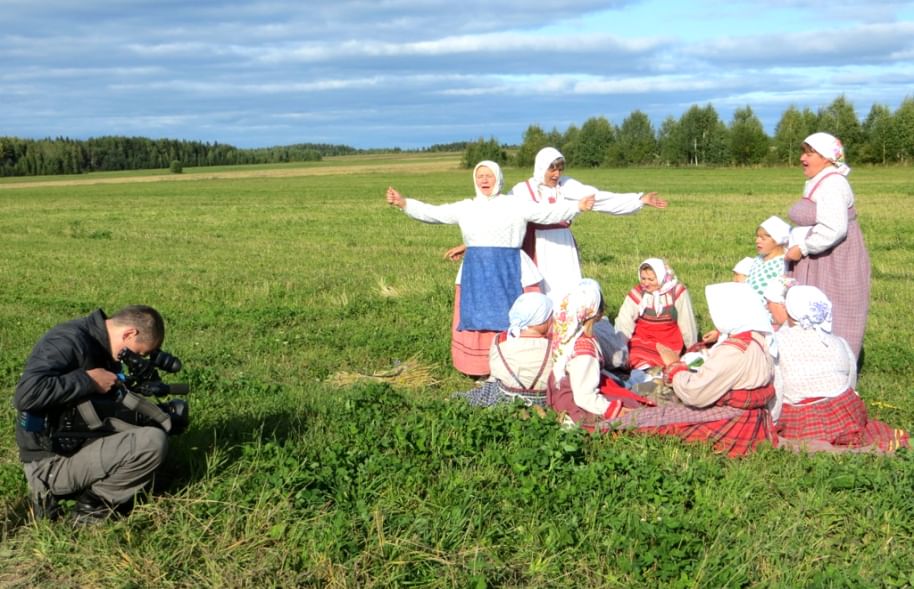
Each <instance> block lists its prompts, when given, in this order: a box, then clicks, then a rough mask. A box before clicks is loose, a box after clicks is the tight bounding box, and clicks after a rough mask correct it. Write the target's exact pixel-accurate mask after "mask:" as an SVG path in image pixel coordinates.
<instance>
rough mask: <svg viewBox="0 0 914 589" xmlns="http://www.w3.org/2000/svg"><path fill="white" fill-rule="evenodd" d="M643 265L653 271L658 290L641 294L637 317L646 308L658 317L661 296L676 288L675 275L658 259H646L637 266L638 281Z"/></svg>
mask: <svg viewBox="0 0 914 589" xmlns="http://www.w3.org/2000/svg"><path fill="white" fill-rule="evenodd" d="M645 265H647V266H650V268H651V270H653V271H654V275H655V276H657V284H659V285H660V288H658V289H657V290H656V291H654V292H642V293H641V302H640V303H638V315H639V316H641V315H644V312H645V311H646V310H647V309H648V308H652V309H654V312H655V313H657V314H658V315H659V314H660V312H661V311H662V310H663V306H664V305H663V299H664V296H663V295H665V294H666V293H668V292H670V291H671V290H673V289H674V288H676V285H677V284H679V281H678V280H676V274H675V273H674V272H673V270H672V269H671V268H670V267H669V266H667V265H666V262H664V261H663V260H661V259H660V258H648V259H646V260H644V261H643V262H641V263H640V264H638V280H639V281H640V280H641V268H642V267H643V266H645Z"/></svg>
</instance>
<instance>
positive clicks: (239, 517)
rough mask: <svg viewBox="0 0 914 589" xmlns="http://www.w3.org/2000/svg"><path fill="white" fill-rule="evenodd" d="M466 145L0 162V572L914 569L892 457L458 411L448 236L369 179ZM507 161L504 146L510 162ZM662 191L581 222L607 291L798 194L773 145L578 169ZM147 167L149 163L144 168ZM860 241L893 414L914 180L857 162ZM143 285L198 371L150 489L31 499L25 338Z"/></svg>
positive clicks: (380, 581) (87, 582)
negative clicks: (757, 158)
mask: <svg viewBox="0 0 914 589" xmlns="http://www.w3.org/2000/svg"><path fill="white" fill-rule="evenodd" d="M459 160H460V154H446V155H442V154H420V155H393V156H362V157H343V158H328V159H326V160H325V161H323V162H316V163H308V164H299V165H292V164H290V165H285V166H278V165H277V166H269V167H247V168H243V169H242V168H221V169H198V170H190V169H188V170H186V171H185V174H182V175H180V177H178V176H176V175H167V174H165V175H162V174H159V175H157V176H156V177H155V178H149V177H144V175H141V174H137V173H131V174H126V173H125V174H105V175H91V176H87V177H72V178H71V177H57V178H47V177H46V178H36V179H30V180H29V181H22V180H13V179H6V180H4V181H2V182H0V251H2V253H3V255H2V256H0V389H2V391H3V395H4V396H3V398H4V399H5V401H4V403H3V404H2V405H0V415H3V416H4V417H3V423H5V424H6V425H5V426H4V427H3V428H2V429H0V514H2V519H0V521H2V542H0V586H3V587H34V586H39V585H53V586H56V587H137V588H139V587H149V588H162V587H298V586H317V587H389V586H431V587H466V586H472V587H496V586H497V587H531V586H533V587H559V586H579V587H597V586H600V587H635V586H661V587H871V586H887V587H911V586H914V572H912V571H914V568H912V566H911V563H912V562H914V455H912V453H911V452H905V451H902V452H899V453H898V454H897V455H896V456H894V457H879V456H868V455H846V456H825V455H814V456H810V455H797V454H792V453H788V452H786V451H782V450H777V449H773V448H763V449H762V450H761V451H759V452H757V453H755V454H753V455H751V456H749V457H746V458H744V459H739V460H728V459H726V458H723V457H720V456H718V455H715V454H713V453H712V452H710V451H709V449H708V448H707V447H705V446H703V445H684V444H682V443H680V442H678V441H677V440H671V439H660V438H650V437H638V436H629V435H616V434H613V435H606V436H592V435H589V434H587V433H584V432H581V431H579V430H567V429H563V428H561V427H560V426H559V425H558V424H557V423H556V422H555V420H554V415H551V414H547V415H546V417H539V416H537V415H536V414H534V413H532V412H528V411H526V410H524V409H523V408H520V407H501V408H498V409H497V410H488V411H480V410H472V409H470V408H468V407H466V406H464V405H463V404H461V403H458V402H455V401H452V400H449V396H450V394H451V393H453V392H455V391H459V390H466V389H469V388H471V387H472V385H473V383H472V381H471V380H470V379H468V378H466V377H463V376H461V375H460V374H458V373H456V372H455V371H454V370H453V369H452V368H451V366H450V355H449V350H450V342H449V334H450V320H451V313H452V297H453V282H454V275H455V273H456V271H457V265H456V264H455V263H453V262H449V261H445V260H443V259H442V254H443V253H444V251H445V250H446V249H447V248H448V247H450V246H453V245H456V244H458V243H459V242H460V233H459V230H458V229H457V228H456V227H452V226H432V225H423V224H420V223H417V222H415V221H412V220H410V219H408V218H407V217H406V216H405V215H403V214H402V213H401V212H399V211H397V210H395V209H392V208H390V207H388V206H387V205H386V204H385V202H384V190H385V189H386V187H387V186H388V185H393V186H395V187H397V188H398V189H399V190H400V191H401V192H403V193H404V194H407V195H410V196H415V197H418V198H422V199H424V200H427V201H429V202H433V203H445V202H450V201H453V200H457V199H459V198H463V197H466V196H468V195H471V194H472V184H471V178H470V172H469V171H468V170H463V169H460V168H459V167H458V164H459ZM528 172H529V171H528V170H517V169H513V168H508V169H507V170H506V174H507V179H506V183H507V185H508V187H510V186H512V185H513V184H514V183H515V182H517V181H520V180H522V179H524V178H525V177H526V176H527V175H528ZM569 172H570V174H571V175H573V176H575V177H576V178H578V179H580V180H582V181H585V182H588V183H591V184H594V185H596V186H599V187H605V188H607V189H610V190H614V191H617V192H626V191H636V190H656V191H659V192H660V193H661V194H662V195H663V196H664V197H666V198H668V199H669V201H670V207H669V208H668V209H667V210H665V211H658V210H654V209H647V210H643V211H641V212H640V213H638V214H637V215H633V216H630V217H611V216H606V215H598V214H585V215H582V216H581V217H579V218H578V220H576V221H575V225H574V227H575V229H574V231H575V236H576V239H577V241H578V244H579V247H580V250H581V256H582V261H583V268H584V272H585V274H586V275H587V276H590V277H592V278H595V279H596V280H598V281H599V282H600V283H601V285H602V286H603V292H604V296H605V298H606V301H607V314H609V315H612V316H614V315H615V312H616V310H617V309H618V306H619V305H620V304H621V302H622V300H623V297H624V296H625V294H626V292H627V291H628V289H629V288H631V286H632V285H633V284H634V283H635V281H636V269H637V266H638V263H639V262H640V261H641V260H643V259H644V258H647V257H652V256H662V257H666V258H667V259H668V260H669V261H670V263H671V265H672V266H673V268H674V269H675V270H676V272H677V274H678V276H679V277H680V279H681V281H682V282H683V283H685V284H686V286H688V287H689V288H690V289H691V291H692V293H693V294H692V299H693V302H694V303H695V306H696V313H697V319H698V321H699V324H700V327H701V328H702V329H708V328H710V321H709V318H708V313H707V306H706V304H705V300H704V295H703V290H704V286H705V285H706V284H709V283H712V282H719V281H724V280H728V279H729V278H730V269H731V268H732V266H733V265H734V264H735V263H736V262H737V261H738V260H739V259H740V258H742V257H744V256H747V255H753V254H754V231H755V228H756V226H757V225H758V224H759V223H760V222H761V221H762V220H764V219H765V218H767V217H768V216H769V215H772V214H779V215H781V216H784V217H786V213H787V210H788V208H789V207H790V205H791V204H792V203H793V202H794V201H795V200H796V199H797V198H799V196H800V195H801V191H802V186H803V180H804V178H803V175H802V172H801V171H800V169H799V168H798V167H795V168H791V169H666V168H663V169H659V168H658V169H624V170H622V169H612V170H605V169H600V170H586V169H580V170H576V169H572V170H569ZM150 175H152V174H146V175H145V176H150ZM851 181H852V184H853V186H854V189H855V191H856V193H857V200H858V210H859V213H860V219H861V224H862V227H863V231H864V234H865V237H866V240H867V244H868V247H869V251H870V255H871V257H872V263H873V281H872V299H871V307H870V315H869V323H868V328H867V334H866V339H865V350H866V351H865V365H864V368H863V371H862V374H861V376H860V379H859V386H858V390H859V391H860V393H861V395H862V397H863V398H864V399H865V401H866V403H867V406H868V407H869V409H870V413H871V415H872V416H874V417H876V418H879V419H882V420H884V421H886V422H888V423H890V424H892V425H894V426H897V427H903V428H905V429H908V430H914V403H912V400H911V396H912V389H914V386H912V384H911V378H910V373H911V367H912V366H914V345H912V344H914V338H912V327H911V326H912V325H914V287H912V278H914V183H912V182H911V170H910V168H887V169H883V168H862V167H861V168H859V169H855V170H854V172H853V174H852V175H851ZM131 303H145V304H150V305H153V306H155V307H156V308H158V309H159V310H160V311H161V312H162V313H163V315H164V316H165V319H166V323H167V329H168V331H167V336H166V341H165V345H164V346H163V348H164V349H165V350H167V351H169V352H171V353H173V354H176V355H177V356H179V357H180V358H181V359H182V360H183V363H184V370H183V371H182V372H181V373H179V374H177V375H174V377H169V378H166V380H167V381H169V382H185V383H188V384H189V385H190V387H191V393H190V395H189V397H188V400H189V403H190V410H191V427H190V429H189V430H188V431H187V432H186V433H184V434H183V435H181V436H178V437H174V438H172V439H171V448H170V454H169V461H168V465H167V467H166V468H165V469H164V471H163V472H162V476H161V477H160V478H159V479H158V480H157V484H156V487H157V488H156V492H155V494H154V495H153V496H151V497H150V498H148V500H146V501H143V502H142V503H140V504H139V505H138V506H137V507H136V508H135V510H134V511H133V512H132V513H131V514H130V515H129V516H128V517H126V518H124V519H120V520H117V521H112V522H110V523H106V524H104V525H101V526H97V527H91V528H85V529H76V528H74V527H73V526H72V525H71V524H69V523H68V522H67V521H66V520H64V521H60V522H55V523H48V522H44V521H42V522H32V521H30V519H29V517H28V515H27V502H26V486H25V480H24V477H23V476H22V472H21V467H20V464H19V462H18V455H17V452H16V447H15V442H14V435H13V425H12V424H13V421H14V411H13V409H12V407H11V405H10V403H9V400H10V399H11V398H12V393H13V390H14V388H15V385H16V382H17V381H18V378H19V375H20V372H21V370H22V366H23V363H24V361H25V358H26V357H27V356H28V354H29V351H30V350H31V347H32V345H33V344H34V343H35V342H36V341H37V339H38V338H39V337H40V336H41V335H42V334H43V333H44V332H45V331H46V330H47V329H49V328H50V327H51V326H53V325H55V324H57V323H59V322H61V321H65V320H68V319H71V318H74V317H77V316H80V315H84V314H87V313H89V312H90V311H92V310H93V309H95V308H97V307H103V308H104V309H106V310H108V311H114V310H116V309H118V308H120V307H121V306H123V305H126V304H131Z"/></svg>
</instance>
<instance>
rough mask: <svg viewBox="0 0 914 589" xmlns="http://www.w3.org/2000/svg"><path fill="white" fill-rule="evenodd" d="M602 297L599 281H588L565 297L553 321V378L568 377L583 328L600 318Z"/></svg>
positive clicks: (587, 279)
mask: <svg viewBox="0 0 914 589" xmlns="http://www.w3.org/2000/svg"><path fill="white" fill-rule="evenodd" d="M602 301H603V294H602V292H600V285H599V283H597V281H596V280H593V279H590V278H585V279H583V280H581V282H579V283H578V285H577V286H575V287H574V288H573V289H571V291H570V292H569V293H568V294H567V295H565V298H563V299H562V302H561V303H559V307H558V309H556V310H555V316H554V318H553V321H552V359H553V365H552V374H553V375H554V376H555V378H556V380H561V378H562V377H563V376H565V366H566V365H567V364H568V361H569V360H570V359H571V355H572V354H573V353H574V344H575V342H576V341H577V340H578V338H579V337H581V334H583V333H584V324H585V323H586V322H587V320H588V319H591V318H593V317H596V316H597V313H598V312H599V311H600V303H601V302H602Z"/></svg>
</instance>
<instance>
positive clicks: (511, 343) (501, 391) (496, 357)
mask: <svg viewBox="0 0 914 589" xmlns="http://www.w3.org/2000/svg"><path fill="white" fill-rule="evenodd" d="M508 322H509V323H510V326H509V327H508V331H503V332H501V333H499V334H498V335H496V336H495V339H494V340H492V347H491V348H490V349H489V368H490V373H491V376H490V377H489V380H488V381H486V382H485V383H484V384H483V385H481V386H478V387H476V388H475V389H473V390H471V391H467V392H465V393H457V394H456V395H454V396H455V397H462V398H464V399H466V400H467V402H469V403H470V404H471V405H475V406H476V407H489V406H491V405H497V404H499V403H511V402H514V401H515V400H516V399H520V400H522V401H523V402H524V403H525V404H526V405H528V406H529V405H538V406H541V407H545V405H546V383H547V382H548V379H549V373H550V372H551V371H552V347H551V345H550V341H549V330H550V328H551V327H552V300H551V299H550V298H549V297H547V296H546V295H544V294H542V293H538V292H526V293H524V294H522V295H520V296H519V297H517V300H516V301H514V304H513V305H511V311H510V312H509V313H508Z"/></svg>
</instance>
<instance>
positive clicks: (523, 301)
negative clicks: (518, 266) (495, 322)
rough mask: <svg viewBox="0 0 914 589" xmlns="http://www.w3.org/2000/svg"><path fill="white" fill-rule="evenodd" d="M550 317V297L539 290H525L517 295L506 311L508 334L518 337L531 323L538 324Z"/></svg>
mask: <svg viewBox="0 0 914 589" xmlns="http://www.w3.org/2000/svg"><path fill="white" fill-rule="evenodd" d="M550 317H552V299H550V298H549V297H547V296H546V295H544V294H543V293H540V292H525V293H524V294H522V295H520V296H519V297H517V300H516V301H514V304H513V305H511V310H510V311H508V323H509V324H510V327H508V335H509V336H511V337H519V336H520V332H521V331H522V330H523V329H524V328H526V327H529V326H531V325H540V324H541V323H545V322H547V321H549V318H550Z"/></svg>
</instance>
